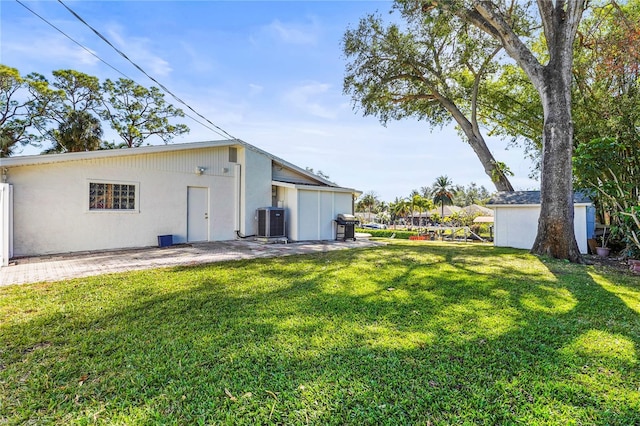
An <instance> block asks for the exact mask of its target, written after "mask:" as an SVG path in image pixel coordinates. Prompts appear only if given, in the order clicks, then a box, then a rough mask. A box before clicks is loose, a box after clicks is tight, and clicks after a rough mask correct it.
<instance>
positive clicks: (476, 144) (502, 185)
mask: <svg viewBox="0 0 640 426" xmlns="http://www.w3.org/2000/svg"><path fill="white" fill-rule="evenodd" d="M465 133H466V132H465ZM467 137H468V139H469V145H471V147H472V148H473V150H474V152H475V153H476V155H477V156H478V158H479V159H480V162H481V163H482V167H484V172H485V173H486V174H487V176H489V177H490V178H491V181H492V182H493V184H494V185H495V186H496V189H497V190H498V191H513V186H511V182H509V179H508V178H507V176H505V174H504V173H502V171H500V170H499V169H498V167H497V164H496V159H495V158H494V157H493V154H491V151H489V148H488V147H487V144H486V143H485V141H484V138H483V137H482V136H479V135H476V134H472V135H471V136H469V135H468V134H467Z"/></svg>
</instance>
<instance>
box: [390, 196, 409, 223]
mask: <svg viewBox="0 0 640 426" xmlns="http://www.w3.org/2000/svg"><path fill="white" fill-rule="evenodd" d="M390 211H391V214H392V215H393V217H394V219H393V224H394V226H395V221H396V218H398V217H402V218H405V219H406V218H407V214H408V213H409V211H410V209H409V203H408V202H407V200H405V199H404V198H398V197H396V199H395V200H394V201H393V203H391V205H390ZM405 222H406V220H405Z"/></svg>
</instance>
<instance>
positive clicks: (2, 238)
mask: <svg viewBox="0 0 640 426" xmlns="http://www.w3.org/2000/svg"><path fill="white" fill-rule="evenodd" d="M0 161H1V163H0V171H1V172H2V183H0V266H1V265H7V263H8V260H9V259H10V258H12V257H19V256H34V255H43V254H53V253H66V252H77V251H86V250H104V249H117V248H130V247H144V246H152V245H156V244H158V242H159V238H158V237H159V236H167V235H171V238H172V242H173V243H185V242H199V241H220V240H231V239H235V238H239V237H240V236H249V235H255V234H256V232H257V223H256V218H257V214H256V211H257V210H258V209H261V208H265V207H281V208H283V209H284V211H285V213H286V214H285V215H284V216H285V227H286V236H287V237H288V238H289V239H290V240H294V241H296V240H297V241H299V240H330V239H334V238H335V230H334V228H333V226H334V219H335V218H336V216H337V215H338V214H339V213H350V214H352V213H353V200H354V197H357V196H358V195H359V194H360V193H359V192H358V191H356V190H353V189H350V188H343V187H339V186H338V185H336V184H335V183H332V182H329V181H328V180H326V179H323V178H321V177H319V176H316V175H314V174H312V173H309V172H308V171H306V170H304V169H302V168H300V167H298V166H295V165H293V164H291V163H288V162H286V161H285V160H282V159H280V158H278V157H275V156H273V155H271V154H269V153H267V152H265V151H262V150H260V149H258V148H256V147H255V146H253V145H250V144H248V143H246V142H243V141H240V140H222V141H210V142H197V143H185V144H172V145H162V146H147V147H140V148H129V149H118V150H104V151H91V152H77V153H66V154H52V155H34V156H23V157H12V158H3V159H1V160H0Z"/></svg>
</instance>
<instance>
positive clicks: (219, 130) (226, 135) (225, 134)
mask: <svg viewBox="0 0 640 426" xmlns="http://www.w3.org/2000/svg"><path fill="white" fill-rule="evenodd" d="M16 2H17V3H18V4H20V5H21V6H22V7H24V8H25V9H27V10H28V11H29V12H31V13H32V14H34V15H35V16H37V17H38V18H40V19H41V20H42V21H44V22H45V23H46V24H48V25H49V26H51V27H52V28H54V29H55V30H56V31H58V32H59V33H60V34H62V35H63V36H65V37H66V38H68V39H69V40H71V41H72V42H73V43H75V44H77V45H78V46H80V47H81V48H82V49H83V50H85V51H87V52H88V53H89V54H90V55H91V56H94V57H95V58H97V59H98V60H99V61H100V62H102V63H104V64H105V65H107V66H108V67H109V68H111V69H113V70H114V71H116V72H117V73H118V74H120V75H122V76H123V77H124V78H127V79H129V80H131V81H134V80H133V79H132V78H130V77H128V76H127V75H126V74H124V73H123V72H122V71H120V70H119V69H117V68H115V67H114V66H113V65H111V64H109V63H108V62H107V61H105V60H104V59H102V58H101V57H99V56H98V55H96V54H95V53H94V52H93V51H91V49H89V48H87V47H86V46H84V45H83V44H81V43H80V42H78V41H76V40H75V39H73V38H72V37H71V36H69V35H68V34H66V33H65V32H64V31H62V30H61V29H60V28H58V27H56V26H55V25H54V24H52V23H51V22H49V21H48V20H47V19H46V18H44V17H43V16H41V15H39V14H38V13H37V12H35V11H34V10H33V9H31V8H29V7H28V6H27V5H25V4H24V3H23V2H21V1H20V0H16ZM58 2H59V3H60V4H61V5H62V6H64V7H65V8H66V9H67V10H68V11H69V12H70V13H71V14H72V15H73V16H74V17H76V18H77V19H78V20H79V21H80V22H82V23H83V24H84V25H86V26H87V27H89V28H90V29H91V30H92V31H93V32H94V33H95V34H96V35H97V36H98V37H100V38H101V39H102V40H103V41H104V42H105V43H107V44H108V45H109V46H111V48H113V49H114V50H115V51H116V52H117V53H118V54H120V55H121V56H122V57H123V58H125V59H126V60H127V61H128V62H130V63H131V64H132V65H133V66H135V67H136V68H137V69H138V70H139V71H140V72H142V73H143V74H144V75H145V76H147V77H148V78H149V79H150V80H151V81H153V82H154V83H156V84H157V85H158V86H159V87H160V88H161V89H162V90H164V91H165V92H166V93H168V94H169V95H171V96H172V97H173V98H174V99H175V100H176V101H178V102H179V103H181V104H182V105H184V106H185V107H187V108H188V109H189V110H190V111H192V112H193V113H194V114H196V115H197V116H198V117H200V118H202V119H203V120H205V121H206V122H207V123H209V124H210V125H211V126H213V128H211V127H209V126H208V125H206V124H204V123H202V122H201V121H199V120H198V119H196V118H194V117H192V116H190V115H189V114H185V115H186V116H187V117H189V118H191V119H192V120H193V121H195V122H196V123H198V124H200V125H202V126H204V127H206V128H207V129H209V130H211V131H212V132H214V133H217V134H218V135H220V136H222V137H224V138H228V139H237V138H235V137H233V136H231V134H229V133H228V132H227V131H225V130H224V129H222V128H221V127H219V126H217V125H215V124H214V123H213V122H211V120H209V119H208V118H206V117H205V116H203V115H202V114H200V113H199V112H197V111H196V110H195V109H193V108H192V107H191V106H190V105H189V104H187V103H186V102H185V101H183V100H182V99H180V98H179V97H178V96H176V95H175V94H173V92H171V91H170V90H169V89H167V87H165V86H164V85H163V84H161V83H160V82H159V81H158V80H156V79H155V78H153V77H152V76H151V75H149V74H148V73H147V72H146V71H145V70H144V69H142V67H140V66H139V65H138V64H136V63H135V62H133V61H132V60H131V59H129V57H127V55H126V54H124V52H122V51H121V50H119V49H118V48H116V47H115V46H114V45H113V44H112V43H111V42H110V41H109V40H108V39H107V38H106V37H104V36H103V35H102V34H101V33H100V32H99V31H97V30H96V29H95V28H93V27H92V26H91V25H89V24H88V23H87V22H86V21H85V20H84V19H82V17H81V16H79V15H78V14H77V13H76V12H74V11H73V10H72V9H71V8H69V7H68V6H67V5H66V4H64V3H63V2H62V1H61V0H58Z"/></svg>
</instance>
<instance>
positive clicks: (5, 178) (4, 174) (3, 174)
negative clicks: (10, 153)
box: [2, 167, 9, 183]
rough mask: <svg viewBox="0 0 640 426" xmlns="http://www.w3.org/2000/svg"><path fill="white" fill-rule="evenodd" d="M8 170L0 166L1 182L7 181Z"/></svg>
mask: <svg viewBox="0 0 640 426" xmlns="http://www.w3.org/2000/svg"><path fill="white" fill-rule="evenodd" d="M8 172H9V169H7V168H6V167H3V168H2V183H7V173H8Z"/></svg>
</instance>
